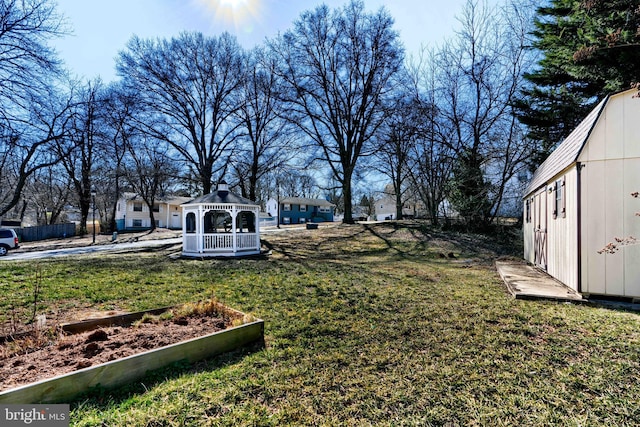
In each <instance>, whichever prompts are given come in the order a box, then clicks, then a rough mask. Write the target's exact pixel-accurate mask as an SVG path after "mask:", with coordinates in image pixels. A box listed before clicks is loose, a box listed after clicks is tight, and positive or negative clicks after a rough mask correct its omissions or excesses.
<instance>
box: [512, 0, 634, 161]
mask: <svg viewBox="0 0 640 427" xmlns="http://www.w3.org/2000/svg"><path fill="white" fill-rule="evenodd" d="M639 24H640V8H639V7H638V6H637V0H583V1H574V0H552V1H551V2H550V3H549V4H548V5H546V6H543V7H540V8H538V12H537V17H536V20H535V26H536V30H535V31H534V32H533V36H534V37H535V41H534V42H533V46H534V47H535V48H537V49H539V50H540V51H541V53H542V58H541V59H540V61H539V63H538V65H539V67H538V68H537V69H536V70H535V71H533V72H532V73H529V74H526V76H525V77H526V79H527V80H528V81H529V83H530V86H528V87H526V88H525V89H524V90H523V95H524V96H523V98H522V99H520V100H518V101H517V102H516V107H517V109H518V111H519V114H518V115H519V118H520V120H521V122H522V123H524V124H526V125H527V126H529V137H530V138H531V139H532V140H534V141H535V142H536V145H537V149H536V151H535V154H534V156H533V157H532V158H531V160H530V167H531V169H535V168H536V167H537V166H538V165H539V164H540V163H542V161H543V160H544V159H545V158H546V157H547V156H548V155H549V153H550V152H551V151H552V150H553V148H554V147H555V145H556V144H557V143H559V142H560V141H562V139H564V138H565V137H566V136H567V135H568V134H569V133H570V132H571V131H572V130H573V129H574V128H575V127H576V126H577V125H578V123H580V121H581V120H582V119H583V118H584V117H585V116H586V115H587V113H588V112H589V111H590V110H591V109H592V108H593V106H594V104H595V103H596V102H598V101H599V100H600V99H601V98H602V97H603V96H605V95H607V94H609V93H612V92H617V91H620V90H623V89H627V88H629V87H630V86H631V84H632V83H633V82H635V81H637V80H638V76H639V75H640V73H639V71H640V62H639V61H637V55H638V53H640V47H639V45H638V43H637V42H638V40H639V32H638V28H639Z"/></svg>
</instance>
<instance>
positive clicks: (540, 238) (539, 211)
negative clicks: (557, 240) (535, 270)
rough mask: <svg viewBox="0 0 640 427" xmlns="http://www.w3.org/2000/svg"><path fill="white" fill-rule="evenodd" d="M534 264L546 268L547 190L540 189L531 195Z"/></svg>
mask: <svg viewBox="0 0 640 427" xmlns="http://www.w3.org/2000/svg"><path fill="white" fill-rule="evenodd" d="M532 210H533V212H532V213H533V235H534V239H533V253H534V264H535V265H536V266H537V267H540V268H542V269H543V270H545V271H546V269H547V192H546V191H545V189H542V190H541V191H540V192H538V193H537V194H536V195H535V196H533V207H532Z"/></svg>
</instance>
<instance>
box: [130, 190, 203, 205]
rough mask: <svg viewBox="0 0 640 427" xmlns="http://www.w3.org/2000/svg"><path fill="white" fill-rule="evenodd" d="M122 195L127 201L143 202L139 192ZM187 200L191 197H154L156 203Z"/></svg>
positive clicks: (172, 202)
mask: <svg viewBox="0 0 640 427" xmlns="http://www.w3.org/2000/svg"><path fill="white" fill-rule="evenodd" d="M123 196H124V198H125V199H127V201H136V200H139V201H141V202H144V199H143V198H142V197H141V196H140V195H139V194H136V193H124V195H123ZM189 200H191V197H184V196H173V195H165V196H158V197H156V198H155V202H156V203H166V204H169V205H181V204H183V203H184V202H188V201H189Z"/></svg>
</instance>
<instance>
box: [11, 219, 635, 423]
mask: <svg viewBox="0 0 640 427" xmlns="http://www.w3.org/2000/svg"><path fill="white" fill-rule="evenodd" d="M263 240H264V243H265V245H266V246H268V247H270V248H271V249H272V251H273V253H272V255H271V256H269V257H267V258H264V259H251V260H248V259H247V260H205V261H199V260H185V259H174V258H171V257H169V256H168V253H167V252H162V251H160V252H147V253H143V254H136V255H132V254H130V255H122V254H121V255H100V256H99V257H95V258H88V257H85V258H78V259H62V260H61V259H55V260H50V261H41V262H39V263H38V264H37V265H34V264H33V262H31V263H19V262H2V263H0V284H1V286H2V291H3V294H5V295H8V296H9V297H8V298H5V299H3V300H2V301H1V302H0V313H9V312H13V313H17V311H18V310H17V309H16V308H15V307H23V308H24V309H25V310H26V311H28V310H29V309H30V306H31V305H32V304H30V303H29V301H30V298H31V296H30V295H31V291H32V288H33V283H34V281H35V279H34V275H35V273H34V272H39V273H40V274H41V276H42V278H41V281H40V282H41V288H42V291H41V295H40V299H41V300H42V303H41V305H40V307H39V312H43V313H46V312H47V311H49V312H52V311H54V310H70V309H77V308H86V307H91V308H99V309H104V310H109V309H124V310H139V309H146V308H154V307H159V306H165V305H172V304H178V303H183V302H188V301H194V300H198V299H203V298H209V297H211V296H215V297H217V298H218V299H219V300H221V301H222V302H224V303H226V304H227V305H229V306H232V307H234V308H236V309H239V310H241V311H244V312H248V313H250V314H253V315H255V316H256V317H260V318H262V319H264V320H265V341H266V342H265V346H264V347H256V348H249V349H244V350H241V351H236V352H234V353H232V354H227V355H224V356H220V357H218V358H215V359H212V360H209V361H206V362H203V363H200V364H197V365H193V366H184V365H180V366H174V367H172V368H171V369H166V370H163V371H161V372H156V373H154V374H152V375H150V376H149V377H148V378H147V379H145V381H144V384H142V385H136V386H131V387H125V388H123V389H118V390H115V391H108V392H107V391H104V392H102V393H101V394H98V395H93V396H91V397H87V398H83V399H79V400H78V401H76V402H73V403H72V425H78V426H89V425H107V426H125V425H127V426H173V425H175V426H178V425H229V426H237V425H295V426H299V425H450V426H456V425H464V426H467V425H492V426H501V425H505V426H514V425H575V426H578V425H579V426H589V425H594V426H595V425H637V420H638V419H640V382H638V381H637V378H638V377H639V375H640V317H638V315H637V314H635V313H628V312H624V311H616V310H610V309H605V308H597V307H590V306H583V305H571V304H561V303H554V302H549V301H520V300H515V299H513V298H512V297H511V296H510V295H509V294H508V293H507V292H506V290H505V287H504V285H503V284H502V282H501V280H500V278H499V276H498V275H497V273H496V271H495V269H494V268H493V265H492V261H493V260H494V259H495V258H496V257H498V256H504V255H508V254H510V253H514V245H509V246H508V247H505V246H503V245H501V244H500V242H497V241H496V240H494V239H490V238H487V237H481V236H469V235H463V234H456V233H443V232H439V231H435V230H432V229H429V228H426V227H424V226H422V225H420V224H418V223H406V224H397V223H385V224H377V225H354V226H336V227H333V228H327V229H320V230H308V231H307V230H305V231H295V232H294V231H291V232H287V233H282V234H278V235H266V236H263ZM515 248H516V250H517V245H515ZM450 253H451V254H452V255H453V257H450V256H449V254H450ZM12 307H14V308H13V310H11V308H12Z"/></svg>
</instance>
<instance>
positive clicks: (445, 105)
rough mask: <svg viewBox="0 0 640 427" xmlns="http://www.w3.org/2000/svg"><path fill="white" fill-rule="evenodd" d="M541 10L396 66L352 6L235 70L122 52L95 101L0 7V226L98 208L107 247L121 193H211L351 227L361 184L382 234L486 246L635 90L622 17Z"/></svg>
mask: <svg viewBox="0 0 640 427" xmlns="http://www.w3.org/2000/svg"><path fill="white" fill-rule="evenodd" d="M536 3H537V2H534V1H533V0H507V1H506V2H505V3H504V4H501V5H498V6H494V7H490V6H488V4H487V3H484V2H481V1H472V0H469V1H468V2H467V3H466V5H465V6H464V8H463V10H462V11H461V12H460V15H459V25H460V27H459V28H458V31H457V32H456V35H455V36H453V37H452V38H451V39H449V40H446V42H445V43H443V45H442V46H441V47H435V48H425V49H423V51H422V52H420V54H419V55H417V56H411V57H408V58H407V57H406V56H405V52H404V48H403V46H402V43H401V41H400V38H399V34H398V32H397V30H396V29H395V28H394V22H393V19H392V17H391V16H390V15H389V13H388V12H387V11H386V10H385V9H380V10H378V11H375V12H369V11H367V10H366V9H365V5H364V2H362V1H358V0H353V1H351V2H350V3H347V4H345V6H343V7H341V8H337V9H331V8H328V7H327V6H319V7H317V8H315V9H313V10H309V11H306V12H304V13H302V14H301V16H300V17H299V18H298V19H297V20H296V21H295V22H294V23H293V25H292V27H291V29H289V30H288V31H286V32H284V33H283V34H281V35H279V36H277V37H275V38H273V39H271V40H267V41H266V42H265V43H264V44H263V45H261V46H258V47H256V48H254V49H250V50H246V49H243V48H242V47H241V46H240V45H239V44H238V42H237V40H236V39H235V37H233V36H231V35H230V34H227V33H223V34H220V35H216V36H206V35H203V34H201V33H190V32H185V33H182V34H179V35H177V36H176V37H173V38H171V39H141V38H139V37H136V36H134V37H132V39H131V40H130V41H129V42H128V43H127V45H126V46H125V47H124V49H123V50H122V51H121V52H120V54H119V56H118V58H117V59H116V69H117V72H118V75H119V77H120V78H119V80H118V81H115V82H112V83H104V82H102V81H101V80H100V79H92V80H89V81H77V80H75V79H73V78H70V77H69V75H68V73H67V72H66V71H65V70H64V68H63V64H62V62H61V61H60V60H59V59H58V58H57V57H56V56H55V53H54V52H53V51H52V50H51V48H50V47H49V46H48V42H49V41H50V40H51V39H52V38H54V37H58V36H61V35H63V34H65V33H66V32H68V30H69V29H68V28H66V27H65V23H64V19H63V18H62V17H60V16H59V15H58V14H57V13H56V10H55V4H54V3H53V2H51V1H49V0H24V1H22V0H20V1H19V0H7V1H1V2H0V24H2V25H1V26H0V217H6V216H14V217H21V216H22V215H24V212H25V211H26V210H27V209H30V210H31V211H35V212H36V216H37V217H38V220H39V221H40V222H42V223H54V222H56V221H58V220H59V218H60V216H61V215H62V214H63V212H64V209H65V207H66V206H75V207H76V208H77V209H78V210H79V211H80V213H81V224H83V225H84V224H86V219H87V217H88V215H89V212H90V211H91V209H92V207H93V206H92V204H93V203H94V202H96V203H97V206H96V207H97V209H98V211H99V212H100V218H101V221H102V222H103V224H105V225H108V226H109V227H110V228H115V220H114V217H115V211H116V204H117V200H118V198H119V197H120V196H121V195H122V194H123V192H125V191H133V192H135V193H137V194H138V195H140V197H142V199H143V200H144V201H145V203H146V204H147V205H148V206H149V207H152V206H153V205H154V204H155V203H156V201H157V200H158V198H161V197H163V196H165V195H168V194H180V195H187V196H194V197H195V196H197V195H200V194H206V193H209V192H210V191H212V188H213V186H214V185H215V183H216V181H218V180H219V179H220V178H222V177H224V178H225V179H226V180H227V182H229V184H230V185H231V186H232V187H234V188H235V189H236V190H237V191H239V192H240V193H241V194H242V195H243V196H245V197H248V198H250V199H252V200H256V201H258V202H261V203H264V202H266V200H267V199H268V198H270V197H275V195H276V194H279V195H281V196H302V197H323V198H329V199H330V200H331V201H332V202H334V203H336V205H338V206H339V208H340V210H341V211H342V212H343V213H344V222H347V223H350V222H353V219H354V209H353V200H366V201H367V210H368V211H372V210H373V206H372V205H373V203H372V200H373V198H372V195H373V193H372V191H371V188H370V186H367V184H366V183H367V180H368V179H372V177H374V176H375V177H384V180H385V182H384V184H383V185H386V184H388V183H391V184H392V186H393V190H394V194H395V197H396V207H397V208H396V210H397V212H396V215H395V217H396V218H402V208H403V206H404V205H405V204H406V203H407V201H409V200H413V201H418V202H419V203H420V204H421V205H422V206H424V209H425V211H426V213H427V216H428V218H429V219H430V220H431V221H432V222H433V223H434V224H437V223H439V222H441V221H442V220H443V218H444V219H446V217H447V216H448V215H452V214H455V215H457V216H459V217H460V218H461V219H462V220H463V221H464V222H465V224H467V225H469V226H473V227H485V226H488V225H490V224H491V223H493V222H495V220H496V218H497V216H498V215H500V214H501V213H502V212H503V211H505V209H507V208H506V207H505V206H506V205H508V204H509V203H510V204H511V205H512V209H514V208H513V206H515V207H516V208H515V209H516V211H517V209H518V207H519V206H520V203H519V197H520V193H519V191H520V189H521V187H522V185H523V184H524V181H526V177H527V171H531V170H533V169H534V168H535V167H536V166H537V165H539V164H540V163H541V161H542V160H543V159H544V158H545V156H546V155H548V154H549V153H550V151H551V150H552V149H553V147H554V146H555V144H557V143H558V142H560V141H561V139H562V138H563V137H564V136H566V135H567V134H568V132H569V131H570V130H571V129H572V128H573V127H574V126H575V125H576V123H577V122H579V120H581V118H582V117H583V116H584V114H585V111H588V109H589V108H590V107H591V105H592V103H593V102H595V100H596V99H597V97H599V96H601V95H602V94H604V93H605V92H607V91H611V90H617V89H621V88H624V87H627V86H628V85H630V84H631V83H632V82H633V81H635V80H633V78H634V77H635V76H637V75H638V63H637V61H635V60H634V58H636V53H637V50H638V46H639V45H640V43H638V41H639V40H638V38H639V36H638V34H640V32H639V31H638V27H639V26H640V19H639V15H640V11H639V10H638V8H637V6H636V5H635V2H633V1H631V0H627V1H623V0H617V1H604V0H584V1H583V2H574V1H569V0H551V1H548V2H545V4H544V5H542V6H538V5H537V4H536ZM536 6H538V7H537V8H536ZM612 12H615V13H612ZM603 20H604V21H603ZM603 22H606V24H607V25H606V26H603ZM614 64H621V65H614ZM92 193H95V194H97V195H98V197H97V198H96V199H95V200H94V199H93V197H92ZM150 211H153V210H152V209H150ZM152 224H154V222H153V221H152Z"/></svg>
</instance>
